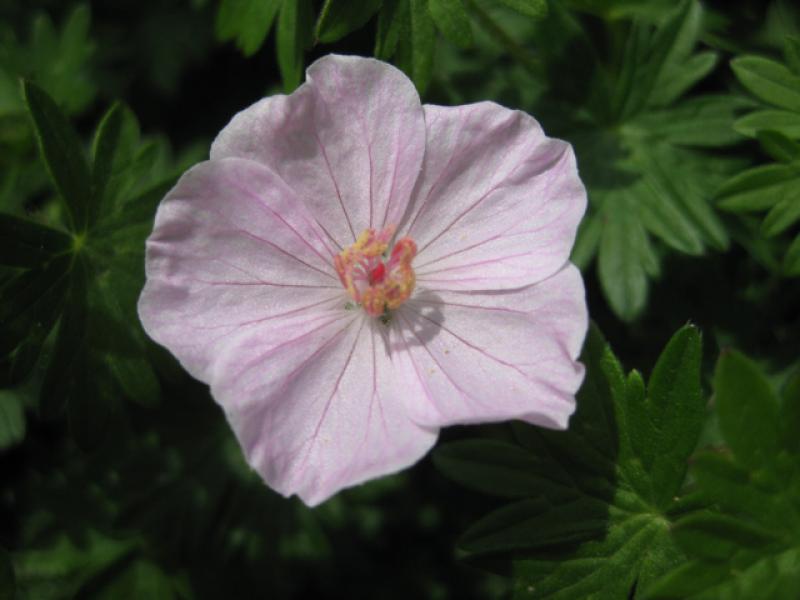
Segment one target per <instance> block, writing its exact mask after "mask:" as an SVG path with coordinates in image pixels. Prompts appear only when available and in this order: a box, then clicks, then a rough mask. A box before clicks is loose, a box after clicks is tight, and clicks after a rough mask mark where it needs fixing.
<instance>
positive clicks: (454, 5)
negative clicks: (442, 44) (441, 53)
mask: <svg viewBox="0 0 800 600" xmlns="http://www.w3.org/2000/svg"><path fill="white" fill-rule="evenodd" d="M428 10H429V11H430V13H431V17H432V18H433V22H434V23H435V24H436V27H437V28H438V29H439V31H441V32H442V33H443V34H444V37H446V38H447V39H448V40H450V41H451V42H453V43H454V44H455V45H456V46H459V47H461V48H469V47H470V46H471V45H472V28H471V26H470V21H469V15H467V11H466V10H465V9H464V4H463V3H462V2H461V0H428Z"/></svg>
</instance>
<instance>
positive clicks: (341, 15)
mask: <svg viewBox="0 0 800 600" xmlns="http://www.w3.org/2000/svg"><path fill="white" fill-rule="evenodd" d="M382 3H383V0H365V1H363V2H351V1H350V0H325V4H324V5H323V6H322V10H321V11H320V13H319V17H318V19H317V26H316V28H315V32H314V36H315V37H316V39H317V40H319V41H320V42H323V43H326V44H330V43H332V42H336V41H338V40H340V39H342V38H343V37H344V36H346V35H347V34H349V33H352V32H353V31H356V30H357V29H361V28H362V27H363V26H364V25H366V23H367V21H369V20H370V19H371V18H372V16H373V15H374V14H375V13H376V12H378V10H379V9H380V8H381V4H382Z"/></svg>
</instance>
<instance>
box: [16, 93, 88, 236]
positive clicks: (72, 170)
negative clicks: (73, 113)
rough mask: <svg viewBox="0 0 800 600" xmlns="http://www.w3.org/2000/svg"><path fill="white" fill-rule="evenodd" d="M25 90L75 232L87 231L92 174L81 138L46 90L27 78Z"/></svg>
mask: <svg viewBox="0 0 800 600" xmlns="http://www.w3.org/2000/svg"><path fill="white" fill-rule="evenodd" d="M23 92H24V94H25V102H26V103H27V105H28V110H29V111H30V114H31V117H32V118H33V123H34V129H35V131H36V139H37V140H38V142H39V149H40V151H41V154H42V158H43V159H44V162H45V165H46V166H47V170H48V171H49V173H50V176H51V177H52V179H53V183H54V184H55V186H56V189H57V190H58V192H59V194H60V196H61V198H62V199H63V201H64V208H65V209H66V211H67V215H68V217H69V222H70V227H71V229H72V230H73V231H75V232H78V233H80V232H83V231H85V230H86V227H87V224H88V217H89V213H88V210H89V199H90V197H91V178H90V175H89V166H88V165H87V163H86V159H85V158H84V154H83V147H82V145H81V142H80V139H79V138H78V135H77V134H76V133H75V130H74V129H73V128H72V125H71V124H70V123H69V121H68V120H67V118H66V116H64V113H62V112H61V110H60V109H59V108H58V106H57V105H56V103H55V102H54V101H53V99H52V98H50V96H48V95H47V93H46V92H45V91H44V90H42V89H41V88H40V87H38V86H37V85H36V84H34V83H31V82H30V81H25V82H24V83H23Z"/></svg>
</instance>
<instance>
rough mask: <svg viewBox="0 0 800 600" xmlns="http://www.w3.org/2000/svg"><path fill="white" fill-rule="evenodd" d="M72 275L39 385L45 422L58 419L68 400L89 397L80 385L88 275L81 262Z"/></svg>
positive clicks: (84, 366) (83, 367)
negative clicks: (64, 304)
mask: <svg viewBox="0 0 800 600" xmlns="http://www.w3.org/2000/svg"><path fill="white" fill-rule="evenodd" d="M72 273H73V276H72V277H71V278H70V283H69V290H68V293H67V297H66V307H65V309H64V312H63V314H62V315H61V321H60V324H59V326H58V335H57V337H56V342H55V347H54V348H53V354H52V357H51V359H50V364H49V365H48V367H47V371H46V373H45V376H44V380H43V381H42V390H41V395H40V406H39V408H40V411H41V413H42V415H43V416H44V417H45V418H54V417H56V416H59V415H60V414H61V413H62V412H63V410H64V408H65V407H66V406H67V405H68V404H69V402H70V400H72V399H73V398H75V397H77V396H79V395H81V394H87V393H89V390H88V389H84V388H83V384H85V383H86V382H85V381H81V380H82V379H85V378H86V377H87V376H88V373H87V369H88V365H87V364H86V352H85V350H86V348H87V345H86V324H87V319H88V315H87V306H86V284H87V274H86V266H85V265H84V261H83V260H81V259H79V260H78V261H76V263H75V265H73V269H72Z"/></svg>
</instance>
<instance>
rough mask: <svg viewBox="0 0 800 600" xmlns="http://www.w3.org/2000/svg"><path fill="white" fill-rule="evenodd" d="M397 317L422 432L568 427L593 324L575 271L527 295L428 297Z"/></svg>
mask: <svg viewBox="0 0 800 600" xmlns="http://www.w3.org/2000/svg"><path fill="white" fill-rule="evenodd" d="M395 317H396V322H395V327H396V328H398V329H399V332H400V333H401V334H402V342H401V343H400V344H399V346H398V347H397V350H398V354H399V356H398V359H397V362H398V364H399V366H398V368H402V369H404V370H405V373H406V376H407V378H408V381H409V383H408V386H407V388H408V392H407V393H406V395H405V396H404V397H405V399H406V404H407V406H408V407H409V411H410V414H411V415H412V417H413V418H414V419H415V420H416V421H417V422H418V423H420V424H423V425H427V426H430V427H441V426H445V425H452V424H457V423H482V422H488V421H502V420H506V419H522V420H525V421H528V422H531V423H535V424H538V425H543V426H545V427H553V428H565V427H566V426H567V421H568V419H569V416H570V414H572V412H573V410H574V409H575V398H574V395H575V392H576V391H577V390H578V388H579V387H580V384H581V381H582V380H583V372H584V370H583V366H582V365H581V364H580V363H578V362H577V358H578V355H579V353H580V349H581V344H582V343H583V338H584V335H585V334H586V328H587V319H588V317H587V312H586V301H585V298H584V290H583V282H582V280H581V276H580V273H579V271H578V269H576V268H575V267H574V266H572V265H568V266H566V267H564V268H563V269H562V270H561V271H559V272H558V273H556V274H555V275H553V276H551V277H550V278H548V279H546V280H544V281H542V282H539V283H537V284H534V285H531V286H528V287H525V288H521V289H518V290H508V291H503V292H483V293H464V292H454V291H445V290H437V291H431V290H420V291H419V292H418V293H417V294H415V296H414V297H413V298H412V299H411V300H409V301H408V302H407V303H406V304H405V305H404V306H403V307H401V309H400V310H399V311H398V312H397V314H396V315H395ZM401 359H402V360H401ZM402 361H405V362H402ZM401 363H402V364H401Z"/></svg>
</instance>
